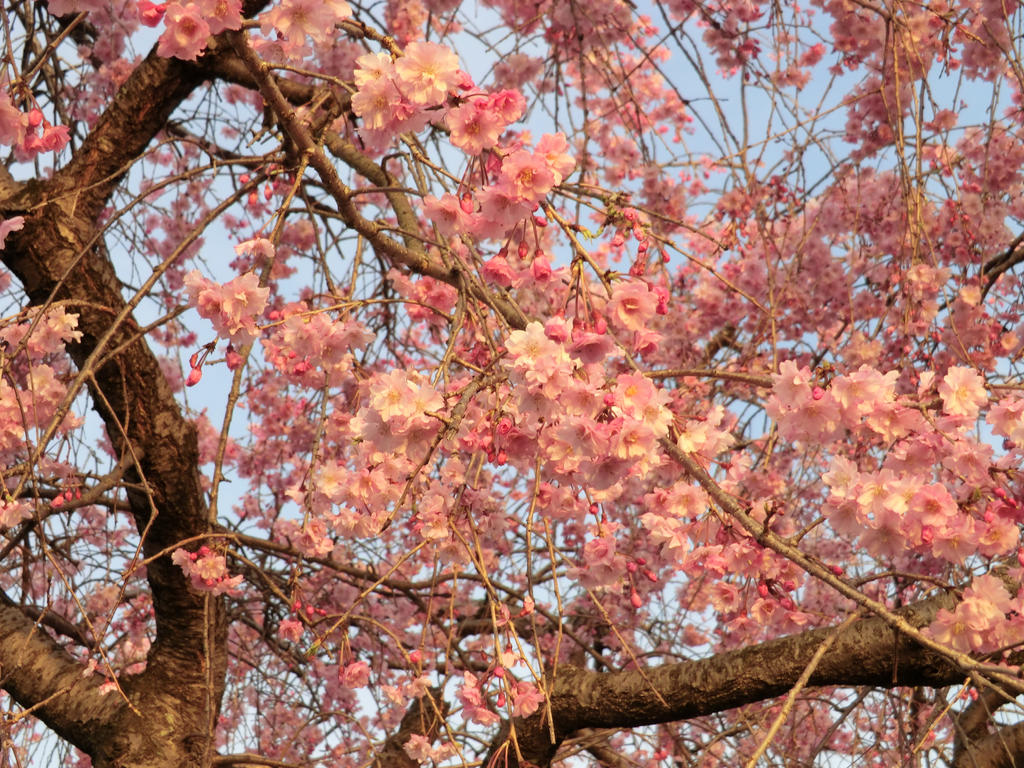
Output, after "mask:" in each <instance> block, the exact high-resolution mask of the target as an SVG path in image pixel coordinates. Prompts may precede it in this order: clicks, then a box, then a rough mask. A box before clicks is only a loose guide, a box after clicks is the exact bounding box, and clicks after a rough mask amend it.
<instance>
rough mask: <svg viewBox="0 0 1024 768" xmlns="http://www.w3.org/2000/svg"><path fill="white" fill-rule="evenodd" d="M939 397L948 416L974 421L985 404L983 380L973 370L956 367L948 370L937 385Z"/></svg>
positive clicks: (986, 397)
mask: <svg viewBox="0 0 1024 768" xmlns="http://www.w3.org/2000/svg"><path fill="white" fill-rule="evenodd" d="M939 397H941V398H942V405H943V408H944V409H945V411H946V413H948V414H949V415H950V416H963V417H965V418H967V419H975V418H977V416H978V411H979V409H980V408H981V406H983V405H984V404H985V403H986V402H988V395H987V394H986V392H985V380H984V379H982V378H981V376H979V375H978V372H977V371H975V370H974V369H973V368H967V367H965V366H962V365H958V366H956V367H954V368H950V369H949V371H948V372H947V373H946V375H945V376H944V377H943V379H942V383H941V384H939Z"/></svg>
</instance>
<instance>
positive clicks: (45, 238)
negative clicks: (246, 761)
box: [0, 53, 226, 768]
mask: <svg viewBox="0 0 1024 768" xmlns="http://www.w3.org/2000/svg"><path fill="white" fill-rule="evenodd" d="M202 78H203V74H202V70H201V69H200V68H199V67H197V66H194V65H190V64H187V63H184V62H181V61H178V60H174V59H164V58H160V57H157V56H156V55H155V53H151V54H150V56H149V57H148V58H147V59H146V60H145V61H143V62H142V63H141V64H140V65H139V66H138V67H137V68H136V70H135V71H134V72H133V74H132V75H131V77H130V78H129V79H128V80H127V81H126V82H125V83H124V85H123V86H122V87H121V89H120V90H119V92H118V93H117V95H116V96H115V98H114V99H113V100H112V102H111V104H110V106H109V107H108V108H107V110H106V111H105V112H104V114H103V115H102V117H101V118H100V120H99V121H98V123H97V124H96V126H95V127H94V128H93V130H92V131H91V133H90V135H89V136H88V138H87V139H86V141H85V142H84V143H83V144H82V146H81V147H80V148H79V149H78V151H76V153H75V155H74V157H73V159H72V160H71V161H70V163H69V164H68V165H67V166H66V167H65V168H63V169H61V170H60V171H58V172H57V173H56V174H55V175H54V176H53V177H52V178H51V179H49V180H46V181H34V182H30V183H28V184H25V185H24V186H23V187H22V188H21V189H20V190H19V191H18V192H16V193H15V195H14V196H13V198H10V199H8V200H7V201H6V202H5V205H4V208H5V209H6V210H8V211H22V212H24V216H25V226H24V229H22V230H21V231H20V232H18V233H16V234H15V235H14V236H13V237H11V238H9V239H8V242H7V247H6V248H5V250H4V251H3V254H2V257H3V261H4V263H5V264H6V265H7V267H8V268H9V269H10V270H11V271H12V272H14V273H15V274H16V275H17V277H18V279H19V280H20V281H21V282H22V284H23V286H24V288H25V290H26V292H27V294H28V296H29V299H30V301H31V302H32V303H34V304H44V303H46V302H48V301H53V300H60V301H66V302H68V303H69V304H70V307H69V308H70V309H71V310H72V311H78V312H79V330H80V331H81V332H82V338H81V341H80V342H79V343H77V344H73V345H69V352H70V353H71V355H72V357H73V359H74V361H75V363H76V365H77V366H78V367H79V370H81V371H87V372H88V379H87V384H88V387H89V390H90V394H91V395H92V401H93V403H94V406H95V408H96V410H97V412H98V413H99V414H100V416H101V417H102V419H103V421H104V424H105V425H106V429H107V433H108V435H109V437H110V440H111V443H112V444H113V446H114V448H115V450H116V451H117V452H118V453H119V454H121V455H122V456H127V457H128V458H129V459H130V468H129V470H128V472H127V473H126V478H125V479H126V480H127V481H128V483H129V484H131V485H132V486H134V487H135V489H136V490H131V491H129V492H128V500H129V504H130V507H131V513H132V515H133V517H134V519H135V524H136V527H137V529H138V531H139V533H140V536H141V540H142V553H143V555H144V556H145V557H147V558H150V557H155V556H156V555H158V554H159V553H160V552H163V551H165V550H166V549H167V548H169V547H172V546H173V545H175V544H176V543H177V542H179V541H181V540H183V539H186V538H189V537H193V536H196V535H199V534H202V533H204V532H206V531H208V530H209V525H210V523H209V521H208V520H207V509H206V502H205V497H204V493H203V490H202V486H201V484H200V477H199V472H198V447H197V442H196V434H195V429H194V427H193V426H192V425H191V424H190V423H189V422H188V421H186V420H185V419H184V417H183V415H182V413H181V411H180V408H179V406H178V404H177V403H176V401H175V399H174V396H173V393H172V391H171V389H170V387H169V386H168V384H167V381H166V380H165V378H164V376H163V374H162V372H161V371H160V368H159V365H158V363H157V359H156V357H155V356H154V355H153V353H152V351H151V350H150V349H149V347H148V346H147V345H146V343H145V341H144V340H143V339H142V336H141V334H140V331H139V327H138V325H137V323H136V322H135V320H134V319H133V318H132V316H131V311H130V310H131V307H129V306H128V304H127V303H126V301H125V299H124V291H123V286H122V284H121V282H120V281H119V280H118V278H117V275H116V273H115V270H114V267H113V265H112V264H111V262H110V259H109V258H108V254H107V252H106V249H105V248H104V246H103V242H102V238H101V236H100V235H99V233H98V232H97V224H96V222H97V220H98V219H99V216H100V213H101V211H102V210H103V208H104V206H105V205H106V204H107V201H108V200H109V199H110V195H111V194H112V192H113V191H114V189H115V188H116V187H117V185H118V183H119V182H120V180H121V178H122V177H123V175H124V174H125V173H126V172H127V170H128V168H129V167H130V166H131V164H132V163H133V162H134V161H135V160H136V159H137V158H138V157H139V156H140V155H141V154H142V152H143V151H144V150H145V148H146V147H147V146H148V145H149V144H150V142H151V141H152V139H153V137H154V136H155V135H156V134H157V132H158V131H160V129H161V128H162V127H163V126H164V125H165V123H166V121H167V119H168V117H169V115H170V114H171V112H172V111H173V110H174V109H175V107H177V106H178V105H179V104H180V103H181V102H182V101H183V100H184V99H185V98H187V97H188V95H189V94H190V93H191V92H192V91H193V89H194V88H195V87H196V86H197V85H198V84H199V83H200V82H201V81H202ZM139 489H144V490H139ZM146 575H147V579H148V581H149V586H150V589H151V592H152V599H153V608H154V616H155V623H156V638H155V641H154V643H153V645H152V648H151V650H150V653H149V655H148V659H147V666H146V669H145V671H144V672H143V673H141V674H139V675H136V676H134V677H128V678H126V679H125V680H123V681H122V686H123V688H124V690H125V692H126V693H127V695H128V702H130V704H129V703H128V702H126V701H125V700H124V699H123V698H122V697H121V696H119V695H118V694H116V693H111V694H108V695H107V696H106V697H100V696H99V695H98V694H97V691H96V686H98V684H99V683H88V684H87V683H86V682H80V681H78V680H74V684H73V685H72V684H70V682H69V681H72V680H73V678H75V675H76V674H77V675H78V676H79V677H80V675H81V671H82V668H81V666H80V665H79V664H76V663H75V662H74V661H72V660H71V659H70V657H68V656H66V654H64V653H63V651H61V650H60V649H59V648H58V647H57V646H56V645H55V644H53V643H52V642H48V639H47V638H46V637H45V636H43V635H42V632H41V630H40V629H39V628H37V627H33V625H32V624H31V622H30V621H28V620H27V619H25V618H24V617H23V616H21V614H20V612H18V611H17V609H15V608H12V607H7V608H6V609H4V610H3V611H0V626H2V630H0V631H2V632H3V641H2V642H0V665H2V668H3V672H4V677H3V685H4V687H5V688H6V689H7V690H9V691H10V692H11V693H12V695H14V697H15V698H16V699H17V700H18V701H19V703H21V704H22V705H23V706H33V705H38V708H37V709H36V714H37V716H39V717H40V719H42V720H43V721H44V722H46V723H47V724H48V725H50V726H51V727H52V728H54V730H56V731H57V732H58V733H60V734H61V736H63V737H64V738H66V739H67V740H68V741H70V742H71V743H72V744H75V745H76V746H78V747H80V748H81V749H83V750H85V751H86V752H88V753H90V754H91V755H92V758H93V763H94V765H96V766H97V768H104V767H105V766H114V765H117V766H123V767H124V768H127V767H128V766H135V765H138V766H142V765H145V766H152V767H153V768H156V767H157V766H164V765H166V766H203V765H208V764H209V760H210V758H211V754H212V735H213V729H212V727H211V724H212V723H213V722H215V718H216V713H217V711H218V709H219V704H220V697H221V694H222V692H223V687H224V673H225V669H226V647H225V638H226V622H225V617H224V609H223V606H222V605H221V604H220V601H218V600H214V599H211V598H209V597H206V596H203V595H199V594H196V593H194V592H192V591H191V590H190V589H189V587H188V584H187V582H186V580H185V578H184V576H183V574H182V572H181V570H180V569H179V568H177V567H176V566H174V565H173V564H172V563H171V560H170V557H169V556H167V555H164V556H161V557H156V559H154V560H152V561H151V562H150V563H149V565H148V567H147V569H146ZM19 616H20V619H19ZM27 644H30V645H31V646H32V648H33V650H34V652H33V653H32V656H31V662H28V663H26V661H25V658H26V656H25V653H24V651H25V648H26V647H27Z"/></svg>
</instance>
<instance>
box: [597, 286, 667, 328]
mask: <svg viewBox="0 0 1024 768" xmlns="http://www.w3.org/2000/svg"><path fill="white" fill-rule="evenodd" d="M657 307H658V297H657V294H655V293H654V292H653V291H651V290H650V287H649V286H648V285H647V283H645V282H644V281H643V280H622V281H620V282H618V283H616V284H615V285H614V287H613V288H612V297H611V300H610V301H609V302H608V307H607V309H606V314H607V316H608V319H609V320H610V321H611V322H612V323H613V324H614V325H616V326H618V327H619V328H623V329H625V330H628V331H639V330H642V329H643V328H644V327H645V326H646V325H647V323H649V322H650V320H651V318H653V317H654V314H655V310H656V309H657Z"/></svg>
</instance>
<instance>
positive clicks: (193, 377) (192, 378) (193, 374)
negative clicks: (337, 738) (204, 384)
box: [185, 368, 203, 387]
mask: <svg viewBox="0 0 1024 768" xmlns="http://www.w3.org/2000/svg"><path fill="white" fill-rule="evenodd" d="M201 378H203V369H202V368H193V369H192V370H191V371H189V372H188V378H187V379H185V386H186V387H194V386H195V385H196V384H198V383H199V380H200V379H201Z"/></svg>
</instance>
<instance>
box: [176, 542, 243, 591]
mask: <svg viewBox="0 0 1024 768" xmlns="http://www.w3.org/2000/svg"><path fill="white" fill-rule="evenodd" d="M171 561H172V562H173V563H174V564H175V565H176V566H178V567H179V568H181V570H182V572H183V573H184V574H185V576H186V577H187V578H188V579H189V582H190V583H191V584H192V587H193V589H196V590H198V591H200V592H209V593H210V594H213V595H224V594H230V593H232V592H233V591H234V589H235V588H236V587H237V586H238V585H239V584H241V583H242V576H241V575H236V576H232V575H230V574H229V573H228V569H227V560H226V559H225V557H224V555H221V554H217V553H216V552H214V551H213V550H212V549H210V548H209V547H208V546H206V545H205V544H204V545H203V546H201V547H200V548H199V550H198V551H196V552H189V551H188V550H186V549H183V548H182V547H178V548H177V549H176V550H174V552H173V553H171Z"/></svg>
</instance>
